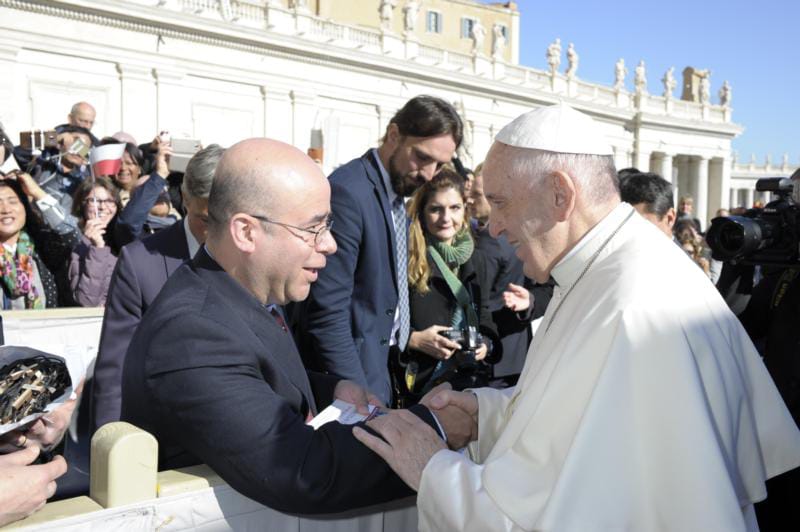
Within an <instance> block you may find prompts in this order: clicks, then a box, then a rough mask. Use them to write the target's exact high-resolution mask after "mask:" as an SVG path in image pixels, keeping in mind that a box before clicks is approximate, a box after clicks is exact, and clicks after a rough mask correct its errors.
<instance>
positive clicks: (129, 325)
mask: <svg viewBox="0 0 800 532" xmlns="http://www.w3.org/2000/svg"><path fill="white" fill-rule="evenodd" d="M224 151H225V150H224V149H223V148H221V147H220V146H218V145H216V144H212V145H210V146H208V147H206V148H204V149H202V150H200V151H199V152H197V153H196V154H195V156H194V157H192V159H191V160H190V161H189V164H188V166H187V167H186V174H185V176H184V179H183V184H182V185H181V193H182V194H183V204H184V207H185V209H186V215H185V217H184V219H183V222H182V223H176V224H174V225H172V226H171V227H169V228H168V229H164V230H162V231H160V232H158V233H156V234H154V235H152V236H150V237H148V238H145V239H144V240H140V241H135V242H132V243H131V244H129V245H127V246H125V247H124V248H122V251H121V252H120V255H119V260H118V261H117V267H116V270H115V271H114V275H113V277H112V278H111V285H110V286H109V289H108V300H107V303H106V312H105V316H104V317H103V330H102V333H101V335H100V349H99V352H98V354H97V362H96V363H95V370H94V389H93V390H92V421H91V424H92V427H91V430H92V432H94V431H95V430H97V429H98V428H100V427H102V426H103V425H105V424H106V423H110V422H112V421H118V420H119V416H120V403H121V389H120V383H121V378H122V366H123V363H124V361H125V353H126V351H127V350H128V344H129V343H130V340H131V338H132V337H133V333H134V332H135V331H136V327H137V326H138V325H139V321H140V320H141V319H142V315H144V313H145V311H146V310H147V308H148V307H149V306H150V304H151V303H152V302H153V300H154V299H155V297H156V296H157V295H158V293H159V291H160V290H161V287H162V286H163V285H164V283H165V282H166V281H167V278H168V277H169V276H170V275H171V274H172V272H174V271H175V270H176V269H177V268H178V266H180V265H181V264H182V263H183V262H184V261H185V260H187V259H189V258H191V257H193V256H194V254H195V253H196V252H197V250H198V249H199V247H200V245H201V244H202V243H203V242H205V239H206V231H207V223H208V195H209V193H210V192H211V183H212V181H213V178H214V170H215V169H216V167H217V163H218V162H219V160H220V158H221V157H222V154H223V153H224Z"/></svg>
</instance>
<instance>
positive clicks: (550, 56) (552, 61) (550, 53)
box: [546, 37, 561, 76]
mask: <svg viewBox="0 0 800 532" xmlns="http://www.w3.org/2000/svg"><path fill="white" fill-rule="evenodd" d="M546 57H547V65H548V66H549V67H550V75H551V76H555V75H556V72H557V71H558V66H559V65H560V64H561V39H560V38H558V37H557V38H556V40H555V41H554V42H552V43H550V46H548V47H547V54H546Z"/></svg>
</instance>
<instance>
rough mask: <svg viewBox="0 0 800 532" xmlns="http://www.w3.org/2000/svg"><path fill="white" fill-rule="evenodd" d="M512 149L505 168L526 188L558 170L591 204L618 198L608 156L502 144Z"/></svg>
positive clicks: (616, 184)
mask: <svg viewBox="0 0 800 532" xmlns="http://www.w3.org/2000/svg"><path fill="white" fill-rule="evenodd" d="M505 147H507V148H510V149H512V150H513V152H514V153H513V156H511V157H510V161H509V170H510V172H509V173H510V175H511V176H512V177H513V178H514V179H522V180H527V181H528V185H529V187H531V188H532V187H535V186H537V185H539V184H540V183H541V182H542V180H543V179H544V178H545V177H547V176H549V175H552V173H553V172H557V171H561V172H564V173H566V174H568V175H569V176H570V177H571V178H572V179H573V180H574V181H575V183H576V185H577V189H578V194H579V195H581V196H582V197H583V198H584V200H585V201H586V202H587V203H588V204H590V205H592V204H594V205H597V204H602V203H605V202H608V201H611V200H614V199H617V200H618V199H619V179H618V178H617V170H616V168H615V166H614V159H613V157H611V156H610V155H584V154H574V153H556V152H551V151H544V150H535V149H528V148H516V147H511V146H505Z"/></svg>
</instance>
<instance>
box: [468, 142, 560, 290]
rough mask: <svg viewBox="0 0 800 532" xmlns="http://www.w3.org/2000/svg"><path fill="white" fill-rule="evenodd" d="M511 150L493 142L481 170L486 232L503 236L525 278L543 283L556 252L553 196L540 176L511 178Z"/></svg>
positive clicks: (557, 254) (512, 154) (546, 278)
mask: <svg viewBox="0 0 800 532" xmlns="http://www.w3.org/2000/svg"><path fill="white" fill-rule="evenodd" d="M514 152H515V149H513V148H509V147H507V146H504V145H501V144H497V143H495V145H494V146H492V149H491V150H490V151H489V155H488V156H487V159H486V163H485V165H484V170H483V184H484V191H485V193H486V199H487V200H489V205H490V207H491V211H490V213H489V231H490V233H491V234H492V236H494V237H495V238H496V237H498V236H499V235H501V234H502V235H505V236H506V238H507V239H508V241H509V243H511V245H512V246H514V247H515V248H516V254H517V257H519V259H520V260H521V261H522V262H523V265H524V268H523V270H524V272H525V275H526V276H528V277H531V278H533V279H535V280H536V281H537V282H539V283H544V282H547V280H548V278H549V277H550V270H551V269H552V267H553V262H554V260H555V258H556V257H557V256H559V254H560V252H561V251H563V246H562V249H559V245H558V242H557V241H556V237H555V235H554V232H553V228H554V226H555V212H554V208H553V206H552V205H551V203H552V201H551V200H552V197H553V193H552V191H551V190H550V188H551V187H550V186H549V184H548V180H547V179H543V178H542V176H514V175H512V165H511V164H509V163H510V162H511V160H512V157H513V156H514Z"/></svg>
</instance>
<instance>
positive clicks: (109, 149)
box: [89, 144, 125, 176]
mask: <svg viewBox="0 0 800 532" xmlns="http://www.w3.org/2000/svg"><path fill="white" fill-rule="evenodd" d="M124 151H125V145H124V144H105V145H103V146H97V147H95V148H92V151H90V152H89V164H91V165H92V172H93V173H94V175H96V176H101V175H116V174H117V173H118V172H119V169H120V168H121V167H122V153H123V152H124Z"/></svg>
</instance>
